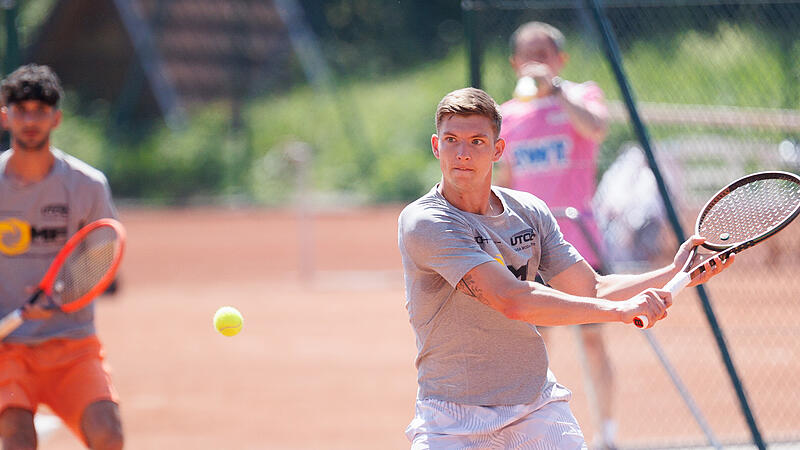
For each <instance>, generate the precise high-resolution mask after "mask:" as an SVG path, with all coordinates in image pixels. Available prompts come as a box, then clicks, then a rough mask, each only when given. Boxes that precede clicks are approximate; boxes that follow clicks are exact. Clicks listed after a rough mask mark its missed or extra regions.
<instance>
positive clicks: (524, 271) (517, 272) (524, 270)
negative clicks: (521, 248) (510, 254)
mask: <svg viewBox="0 0 800 450" xmlns="http://www.w3.org/2000/svg"><path fill="white" fill-rule="evenodd" d="M506 267H508V270H510V271H511V273H513V274H514V276H515V277H516V278H517V279H518V280H520V281H525V280H527V279H528V265H527V264H525V265H524V266H522V267H520V268H518V269H515V268H514V266H506Z"/></svg>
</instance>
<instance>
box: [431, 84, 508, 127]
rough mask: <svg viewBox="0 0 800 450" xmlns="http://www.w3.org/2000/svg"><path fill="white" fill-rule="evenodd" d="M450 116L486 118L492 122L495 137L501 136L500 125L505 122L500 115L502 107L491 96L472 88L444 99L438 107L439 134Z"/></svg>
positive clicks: (454, 92)
mask: <svg viewBox="0 0 800 450" xmlns="http://www.w3.org/2000/svg"><path fill="white" fill-rule="evenodd" d="M450 115H457V116H470V115H478V116H483V117H486V118H487V119H489V120H490V121H491V122H492V128H493V130H494V132H495V137H498V136H500V124H501V123H502V121H503V116H502V115H501V114H500V106H499V105H498V104H497V102H496V101H495V100H494V99H493V98H492V96H491V95H489V94H487V93H486V92H484V91H482V90H480V89H476V88H472V87H468V88H463V89H458V90H455V91H453V92H450V93H449V94H447V95H445V96H444V97H443V98H442V100H441V101H440V102H439V106H437V107H436V132H437V133H438V132H439V126H441V124H442V121H443V120H444V119H445V118H446V117H447V116H450Z"/></svg>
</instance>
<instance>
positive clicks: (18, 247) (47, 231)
mask: <svg viewBox="0 0 800 450" xmlns="http://www.w3.org/2000/svg"><path fill="white" fill-rule="evenodd" d="M66 239H67V227H65V226H62V227H34V226H31V224H29V223H28V222H25V221H23V220H20V219H17V218H14V217H10V218H7V219H4V220H0V253H2V254H4V255H8V256H16V255H20V254H22V253H25V252H27V251H28V249H29V248H30V247H31V245H32V244H36V243H44V244H50V243H53V242H56V241H66Z"/></svg>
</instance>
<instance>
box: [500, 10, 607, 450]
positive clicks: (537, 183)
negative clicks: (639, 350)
mask: <svg viewBox="0 0 800 450" xmlns="http://www.w3.org/2000/svg"><path fill="white" fill-rule="evenodd" d="M510 44H511V58H510V60H511V67H512V68H513V70H514V72H515V73H516V75H517V78H518V79H519V80H520V81H519V82H518V84H517V89H516V90H515V98H514V99H512V100H509V101H508V102H506V103H504V104H503V105H502V107H501V108H502V114H503V127H502V130H501V136H502V137H503V138H504V139H505V140H506V143H507V148H506V152H505V153H504V154H503V159H502V163H501V164H500V167H499V174H500V175H499V177H498V178H497V181H498V184H501V185H503V186H507V187H511V188H512V189H518V190H522V191H527V192H531V193H533V194H535V195H536V196H537V197H539V198H541V199H542V200H544V201H545V203H547V205H548V206H550V208H552V209H557V208H567V207H575V208H577V209H578V211H579V212H580V216H581V217H582V218H583V219H582V220H584V224H585V225H586V227H587V229H588V230H589V234H590V236H586V235H585V234H584V233H582V232H581V230H580V228H579V227H578V226H577V224H575V223H572V222H571V221H569V220H566V219H563V218H562V220H559V226H560V227H561V231H562V232H563V233H564V237H565V238H566V240H567V241H568V242H570V243H572V244H573V245H574V246H575V247H576V248H577V249H578V251H579V252H580V253H581V255H582V256H583V257H584V258H585V259H586V261H587V262H588V263H589V264H590V265H591V266H592V267H594V268H595V270H599V269H600V258H599V255H596V254H595V253H594V251H593V249H592V247H591V245H590V244H589V242H588V241H587V239H594V241H595V242H601V239H600V233H599V232H598V230H597V226H596V224H595V223H594V220H593V219H592V211H591V199H592V196H593V194H594V191H595V177H596V172H597V156H598V150H599V146H600V143H601V142H602V140H603V139H604V138H605V136H606V131H607V120H608V111H607V108H606V105H605V101H604V95H603V91H602V90H601V89H600V87H599V86H597V84H596V83H594V82H591V81H589V82H585V83H581V84H578V83H573V82H570V81H566V80H563V79H561V78H560V77H559V73H561V70H562V69H563V67H564V65H565V64H566V63H567V60H568V55H567V53H566V52H565V51H564V44H565V38H564V35H563V34H562V33H561V31H559V30H558V29H557V28H555V27H553V26H551V25H549V24H546V23H542V22H529V23H526V24H523V25H522V26H520V27H519V28H517V30H516V31H515V32H514V34H513V35H512V36H511V42H510ZM580 330H581V339H582V340H583V348H584V349H585V351H586V356H587V363H588V366H589V372H590V378H591V380H592V384H593V387H592V390H593V391H594V392H595V393H596V397H597V408H598V411H597V412H596V414H597V415H598V416H599V421H600V427H601V433H599V435H600V438H599V439H597V442H596V445H595V448H608V449H611V448H614V447H615V446H614V436H615V434H616V423H615V421H614V419H613V415H612V409H613V408H612V405H613V397H614V376H613V370H612V367H611V363H610V361H609V357H608V354H607V352H606V348H605V344H604V343H603V335H602V333H601V326H600V325H584V326H581V327H580ZM544 334H546V333H544Z"/></svg>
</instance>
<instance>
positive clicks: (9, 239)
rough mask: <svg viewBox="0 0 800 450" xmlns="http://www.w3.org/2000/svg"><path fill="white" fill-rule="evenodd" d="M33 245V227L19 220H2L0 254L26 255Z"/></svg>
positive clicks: (0, 226)
mask: <svg viewBox="0 0 800 450" xmlns="http://www.w3.org/2000/svg"><path fill="white" fill-rule="evenodd" d="M30 244H31V225H30V224H29V223H27V222H24V221H22V220H19V219H15V218H13V217H12V218H9V219H5V220H0V253H4V254H6V255H9V256H14V255H19V254H21V253H25V251H26V250H28V247H29V246H30Z"/></svg>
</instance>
